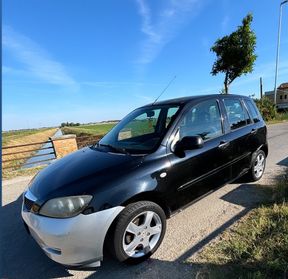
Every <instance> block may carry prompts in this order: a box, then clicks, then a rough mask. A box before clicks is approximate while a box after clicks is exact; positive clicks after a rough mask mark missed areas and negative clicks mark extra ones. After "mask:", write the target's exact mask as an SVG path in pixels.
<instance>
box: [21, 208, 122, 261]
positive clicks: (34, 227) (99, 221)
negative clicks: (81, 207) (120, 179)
mask: <svg viewBox="0 0 288 279" xmlns="http://www.w3.org/2000/svg"><path fill="white" fill-rule="evenodd" d="M123 208H124V207H123V206H116V207H113V208H109V209H106V210H103V211H99V212H96V213H92V214H89V215H83V214H80V215H78V216H75V217H72V218H67V219H57V218H49V217H45V216H40V215H36V214H34V213H31V212H27V211H25V210H23V208H22V218H23V220H24V221H25V223H26V224H27V225H28V228H29V231H30V233H31V235H32V237H33V238H34V239H35V240H36V242H37V243H38V244H39V245H40V247H41V248H42V249H43V251H44V252H45V253H46V254H47V256H48V257H50V258H51V259H52V260H54V261H56V262H58V263H61V264H64V265H70V266H81V265H85V266H91V265H92V266H95V264H96V265H97V266H99V261H100V260H102V259H103V245H104V240H105V236H106V234H107V231H108V229H109V227H110V225H111V224H112V222H113V220H114V219H115V218H116V217H117V215H118V214H119V213H120V212H121V211H122V210H123Z"/></svg>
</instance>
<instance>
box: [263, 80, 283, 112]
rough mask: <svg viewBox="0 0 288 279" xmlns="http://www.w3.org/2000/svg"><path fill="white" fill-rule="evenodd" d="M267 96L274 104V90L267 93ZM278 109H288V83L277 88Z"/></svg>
mask: <svg viewBox="0 0 288 279" xmlns="http://www.w3.org/2000/svg"><path fill="white" fill-rule="evenodd" d="M265 96H266V97H267V98H269V99H270V100H271V101H272V102H273V103H274V90H273V91H267V92H265ZM276 107H277V109H279V110H281V109H288V82H285V83H282V84H281V85H280V86H279V87H278V88H277V94H276Z"/></svg>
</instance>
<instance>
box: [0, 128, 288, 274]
mask: <svg viewBox="0 0 288 279" xmlns="http://www.w3.org/2000/svg"><path fill="white" fill-rule="evenodd" d="M268 138H269V156H268V159H267V166H266V172H265V175H264V177H263V178H262V179H261V181H260V182H258V183H256V184H255V183H254V184H251V183H250V184H247V183H245V182H243V181H242V182H241V181H240V182H239V181H238V182H237V183H234V184H229V185H226V186H224V187H222V188H221V189H219V190H218V191H215V192H214V193H212V194H210V195H208V196H207V197H205V198H203V199H201V200H200V201H198V202H197V203H195V204H193V205H191V206H190V207H188V208H187V209H185V210H184V211H182V212H181V213H179V214H177V215H176V216H174V217H172V218H171V219H169V220H168V224H167V232H166V236H165V239H164V241H163V243H162V245H161V247H160V248H159V250H158V251H157V252H156V253H155V254H154V255H153V257H152V259H150V260H148V261H146V262H144V263H142V264H140V265H136V266H127V265H124V264H120V263H118V262H116V261H114V260H113V259H111V258H110V257H109V256H107V257H106V258H104V261H103V263H102V266H101V267H99V268H96V269H91V270H71V269H67V268H65V267H63V266H61V265H59V264H57V263H54V262H53V261H52V260H50V259H49V258H48V257H47V256H46V255H45V254H44V253H43V252H42V250H41V249H40V248H39V247H38V245H37V244H36V243H35V241H34V240H33V239H32V238H31V237H30V236H28V235H27V233H26V232H25V230H24V227H23V225H22V221H21V217H20V209H21V193H22V192H23V191H24V189H25V188H26V186H27V183H28V181H29V180H30V177H20V178H16V179H13V180H9V181H4V182H3V189H2V191H3V194H2V197H3V207H2V208H1V213H0V218H1V239H0V240H1V243H0V247H1V265H0V278H37V279H40V278H67V277H73V278H109V279H110V278H149V279H152V278H173V279H175V278H196V277H197V276H196V275H197V270H198V266H196V265H188V264H185V263H184V262H185V261H186V260H188V259H190V258H191V257H192V258H193V257H195V255H197V252H199V250H201V249H202V248H203V247H204V246H205V245H206V244H207V243H209V242H210V241H212V240H213V239H215V238H216V237H217V236H218V235H219V234H220V233H221V232H222V231H223V230H225V229H226V228H228V227H230V226H231V225H233V223H235V222H236V221H238V220H239V219H240V218H241V217H242V216H244V215H245V214H247V212H248V211H249V210H251V208H253V207H254V206H255V205H257V203H259V202H261V201H262V200H263V199H264V198H265V191H263V187H261V185H266V184H269V183H271V181H272V180H273V179H274V178H275V176H277V175H278V174H280V173H281V172H283V171H286V172H287V169H286V168H287V166H288V123H282V124H275V125H271V126H269V127H268Z"/></svg>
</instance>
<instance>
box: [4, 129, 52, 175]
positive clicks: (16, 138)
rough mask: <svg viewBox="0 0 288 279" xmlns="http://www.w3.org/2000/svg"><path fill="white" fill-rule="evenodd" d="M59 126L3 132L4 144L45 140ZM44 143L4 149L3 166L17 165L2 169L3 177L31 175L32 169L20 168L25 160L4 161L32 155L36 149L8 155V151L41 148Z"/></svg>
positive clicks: (20, 143)
mask: <svg viewBox="0 0 288 279" xmlns="http://www.w3.org/2000/svg"><path fill="white" fill-rule="evenodd" d="M56 131H57V128H47V129H46V128H45V129H33V130H32V129H31V130H18V131H11V132H3V133H2V146H3V147H6V146H14V145H22V144H29V143H34V142H44V141H47V140H48V139H49V137H51V136H53V135H54V134H55V132H56ZM41 146H42V144H37V145H33V146H30V147H29V146H28V147H27V146H23V147H16V148H9V149H2V168H3V167H8V166H9V167H15V170H14V169H3V170H2V178H5V179H6V178H11V177H15V176H18V175H26V173H27V175H29V174H30V172H31V170H30V169H27V170H24V169H23V170H19V165H20V166H21V164H23V163H24V162H25V160H27V159H23V160H21V159H20V160H17V161H11V162H7V163H5V162H4V163H3V161H5V160H10V159H19V158H22V157H28V156H32V155H33V154H34V153H35V151H31V152H25V153H18V154H11V155H6V156H5V154H7V153H14V152H21V151H27V150H29V149H37V148H40V147H41Z"/></svg>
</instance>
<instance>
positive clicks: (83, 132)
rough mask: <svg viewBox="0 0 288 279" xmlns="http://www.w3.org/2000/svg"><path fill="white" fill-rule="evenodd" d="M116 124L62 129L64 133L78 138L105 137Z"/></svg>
mask: <svg viewBox="0 0 288 279" xmlns="http://www.w3.org/2000/svg"><path fill="white" fill-rule="evenodd" d="M115 125H116V123H105V124H94V125H80V126H73V127H64V128H61V130H62V132H63V133H64V134H65V135H67V134H75V135H76V136H78V137H79V136H88V135H97V136H99V135H101V136H102V135H105V134H107V133H108V132H109V131H110V130H111V129H112V128H113V127H114V126H115Z"/></svg>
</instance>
